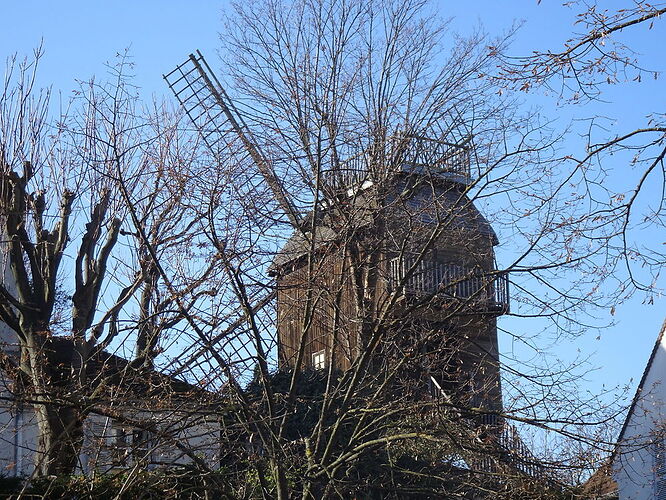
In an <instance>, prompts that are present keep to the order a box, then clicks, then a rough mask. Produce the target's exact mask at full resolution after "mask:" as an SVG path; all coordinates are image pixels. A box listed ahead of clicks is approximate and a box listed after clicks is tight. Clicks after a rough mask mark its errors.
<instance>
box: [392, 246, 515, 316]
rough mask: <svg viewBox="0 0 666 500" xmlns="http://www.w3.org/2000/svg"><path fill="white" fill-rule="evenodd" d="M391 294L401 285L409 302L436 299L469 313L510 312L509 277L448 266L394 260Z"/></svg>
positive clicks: (505, 274)
mask: <svg viewBox="0 0 666 500" xmlns="http://www.w3.org/2000/svg"><path fill="white" fill-rule="evenodd" d="M388 278H389V279H388V282H389V290H390V291H393V290H396V289H397V288H398V287H399V286H400V285H401V284H402V286H403V288H402V293H403V295H404V296H405V297H406V298H422V297H425V296H428V295H432V296H433V298H434V299H436V300H437V301H438V302H439V303H442V305H444V304H446V303H454V304H457V305H460V306H461V311H464V312H467V313H487V314H497V315H501V314H506V313H508V312H509V275H508V273H506V272H496V271H495V272H492V273H488V272H483V271H481V270H480V269H471V268H466V267H463V266H459V265H456V264H452V263H446V262H432V261H428V260H426V259H422V260H420V261H419V262H417V261H416V259H414V258H411V257H407V258H394V259H392V260H391V261H390V262H389V276H388Z"/></svg>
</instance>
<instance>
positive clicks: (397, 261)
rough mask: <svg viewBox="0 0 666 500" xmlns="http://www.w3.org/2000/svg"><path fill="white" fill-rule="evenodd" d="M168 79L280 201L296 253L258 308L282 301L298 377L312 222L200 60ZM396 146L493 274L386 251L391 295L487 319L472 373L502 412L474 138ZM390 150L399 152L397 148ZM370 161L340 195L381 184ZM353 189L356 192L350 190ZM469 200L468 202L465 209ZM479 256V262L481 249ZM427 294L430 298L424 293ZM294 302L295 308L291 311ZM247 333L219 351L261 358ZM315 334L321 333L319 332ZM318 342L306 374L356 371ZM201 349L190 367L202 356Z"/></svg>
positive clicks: (341, 174) (514, 449) (283, 336)
mask: <svg viewBox="0 0 666 500" xmlns="http://www.w3.org/2000/svg"><path fill="white" fill-rule="evenodd" d="M164 79H165V80H166V82H167V84H168V85H169V88H170V89H171V90H172V92H173V93H174V95H175V97H176V99H177V100H178V102H179V103H180V105H181V106H182V108H183V110H184V111H185V113H186V114H187V115H188V117H189V119H190V120H191V122H192V123H193V125H194V127H195V129H196V131H197V132H198V134H199V135H200V137H201V139H202V140H203V141H204V143H205V144H206V145H207V147H208V148H209V149H210V151H211V152H212V153H213V155H215V157H220V155H221V153H222V152H223V151H224V150H225V149H227V148H230V147H232V145H237V144H238V143H240V145H241V147H242V149H243V150H244V152H245V154H246V155H247V157H249V158H250V160H251V162H252V164H253V165H254V166H255V167H256V169H257V171H258V172H259V174H260V175H261V177H262V179H263V181H264V183H265V185H266V186H267V187H268V189H269V191H270V194H271V195H272V197H273V199H274V201H275V202H276V203H277V204H278V206H279V208H280V209H281V210H282V211H283V212H284V214H285V215H286V217H287V218H288V220H289V223H290V224H291V226H292V227H293V229H294V234H292V236H291V238H290V240H289V242H287V244H286V245H285V248H287V247H289V249H290V252H285V249H283V251H282V252H281V253H278V255H277V256H276V258H275V260H274V262H273V265H272V266H271V270H269V272H271V273H272V274H273V275H274V276H275V277H276V280H277V282H278V286H277V291H273V292H272V293H270V294H269V295H267V296H265V297H264V298H262V299H261V300H260V301H259V302H258V306H257V307H258V308H262V307H264V306H265V305H267V304H268V303H271V302H272V301H273V299H275V298H276V297H277V302H278V310H279V313H278V316H280V317H282V318H283V321H282V323H284V324H278V337H279V338H278V342H279V344H280V350H281V353H280V356H281V357H282V358H281V359H280V363H281V366H282V367H283V368H290V367H291V368H293V367H294V365H295V364H300V363H299V361H294V359H296V358H295V356H292V357H291V358H289V354H290V352H292V354H293V353H294V352H295V351H297V350H298V349H296V348H295V347H294V345H295V344H297V343H298V341H297V340H296V337H298V335H296V334H295V333H294V332H291V331H290V330H289V328H290V326H288V325H292V324H296V325H298V324H302V318H301V317H300V316H299V315H301V314H302V307H301V304H300V303H298V299H297V298H296V299H294V298H293V297H290V296H289V294H290V293H294V294H296V295H298V288H299V286H298V285H297V284H296V285H295V284H293V283H292V284H289V283H288V281H289V279H290V277H291V276H295V275H297V274H298V272H299V269H298V268H299V266H302V262H301V263H300V264H299V263H298V262H299V259H300V256H299V255H300V254H298V248H299V245H300V246H303V245H304V243H305V242H308V241H309V238H308V236H307V230H306V227H305V225H304V223H303V220H304V219H305V218H304V217H302V216H301V214H299V212H298V210H297V208H296V207H295V206H294V204H293V203H292V202H291V200H290V198H289V196H288V194H287V192H286V190H285V187H284V184H283V181H282V179H280V177H278V175H277V174H276V172H275V170H274V169H273V168H272V166H271V162H270V160H269V159H268V158H267V157H266V155H264V154H263V152H262V151H261V149H260V147H259V146H258V144H257V141H256V140H255V139H254V138H253V135H252V133H251V131H250V129H249V128H248V126H247V125H246V123H245V121H244V120H243V116H242V114H241V112H240V111H239V110H238V109H237V107H236V106H235V105H234V103H233V101H232V100H231V99H230V97H229V96H228V94H227V93H226V91H225V90H224V88H223V87H222V85H221V84H220V82H219V80H218V79H217V78H216V77H215V74H214V73H213V71H212V70H211V69H210V67H209V65H208V63H207V62H206V60H205V59H204V57H203V55H202V54H201V53H200V52H199V51H197V52H196V54H190V56H189V57H188V59H187V60H186V61H185V62H183V63H182V64H180V65H178V66H177V67H176V68H175V69H174V70H173V71H171V72H170V73H168V74H166V75H164ZM393 139H394V140H395V141H394V142H396V144H397V146H396V147H395V148H393V149H396V150H399V151H403V153H402V156H401V158H402V160H401V161H400V162H399V165H398V171H397V172H393V173H392V174H391V175H395V176H396V177H397V178H398V179H402V180H404V179H405V178H409V179H413V178H414V177H415V176H416V177H419V176H420V177H426V176H431V175H432V174H433V172H435V171H436V172H435V175H434V177H435V181H436V186H437V190H438V191H439V194H440V195H441V199H445V198H446V199H449V198H450V200H449V203H450V204H451V212H452V213H457V214H458V215H455V216H454V218H458V217H460V218H461V219H462V218H464V219H466V221H465V223H462V221H460V222H461V223H460V224H459V225H460V226H467V227H468V228H470V227H471V228H473V229H472V232H474V233H476V236H477V239H479V238H480V239H483V241H484V243H482V246H483V249H482V250H481V252H480V253H481V254H482V255H483V256H484V259H485V260H487V262H486V263H485V264H484V267H485V268H484V269H482V271H483V272H482V274H481V275H479V274H478V272H477V271H478V269H477V270H476V271H473V270H472V269H471V268H470V269H468V268H466V267H464V266H461V265H459V264H460V263H458V264H456V263H453V262H452V261H451V259H458V260H459V259H460V258H459V257H450V256H448V255H446V254H447V251H446V250H444V251H440V254H441V255H443V256H444V257H445V261H443V262H437V261H433V262H421V263H419V264H418V265H419V266H421V267H423V269H422V270H421V271H422V272H421V271H419V270H418V269H417V270H416V272H415V271H414V269H415V268H416V267H418V266H417V265H416V264H411V263H410V262H409V261H408V260H409V257H408V258H403V257H400V258H391V257H390V252H389V251H387V250H386V249H384V250H382V251H383V252H384V253H386V256H387V258H386V260H385V265H386V267H387V269H385V274H386V277H387V280H386V283H384V286H385V287H387V289H388V291H389V292H390V291H391V287H392V286H394V285H392V284H393V283H395V284H398V283H399V284H400V285H399V287H400V288H401V289H402V292H401V293H403V294H404V295H405V298H406V299H410V298H414V297H416V296H418V294H419V293H428V292H429V291H430V289H429V288H428V287H430V288H433V289H435V288H438V289H439V290H440V292H441V293H438V297H439V300H440V301H441V303H442V304H448V306H447V307H450V305H451V304H452V303H453V304H464V306H463V309H464V310H465V312H464V316H465V318H466V319H465V322H467V321H468V318H470V317H478V318H480V320H479V321H481V322H482V323H484V324H485V327H484V328H485V330H487V331H486V332H485V334H484V335H485V337H484V338H483V339H481V340H482V341H483V342H486V343H487V344H488V345H487V346H485V347H484V348H483V350H482V352H483V353H484V354H483V356H481V355H477V358H480V357H484V360H482V361H479V360H478V359H474V360H473V361H471V364H472V365H475V366H477V367H478V366H479V365H485V368H486V369H487V370H488V371H489V372H491V373H490V374H489V375H486V377H487V378H489V379H490V380H492V381H494V382H493V383H496V385H497V387H496V388H493V389H492V390H491V392H492V394H490V395H488V396H486V400H485V401H480V402H478V401H477V402H476V403H475V405H477V406H478V405H482V406H488V407H490V408H491V410H493V411H497V410H500V409H501V389H500V388H499V371H498V370H499V368H498V366H499V361H498V356H497V354H492V355H490V356H488V355H487V354H488V353H489V352H491V353H492V352H496V351H497V347H496V343H497V333H496V326H495V318H496V317H497V316H499V315H503V314H506V313H507V312H508V310H509V294H508V276H507V275H506V274H505V273H501V272H498V271H497V270H496V269H495V268H494V256H493V250H492V247H493V246H494V245H496V244H497V243H498V242H497V241H496V236H495V234H494V232H493V230H492V228H491V227H490V225H489V224H488V222H487V221H485V219H484V218H483V216H482V215H481V214H480V212H478V211H477V210H476V208H475V207H474V204H473V203H472V202H471V201H470V200H467V199H466V198H465V195H464V194H461V193H464V192H465V186H467V185H468V184H469V182H470V180H471V176H470V156H469V145H468V144H467V142H468V141H469V140H470V137H469V136H468V137H467V138H466V139H465V141H463V142H462V143H455V144H453V143H449V142H445V141H442V140H438V139H429V138H426V137H418V136H415V135H406V136H400V137H396V138H393ZM390 149H391V147H389V150H390ZM393 153H394V152H393ZM365 156H366V155H365V153H364V152H363V153H361V154H360V155H358V154H357V155H356V156H353V155H352V156H350V157H349V158H348V159H346V160H344V161H343V163H342V166H341V167H340V168H339V171H337V172H335V174H336V175H337V176H338V177H337V178H336V182H340V183H341V185H340V186H339V187H340V188H341V192H343V193H349V192H352V191H353V192H354V196H356V193H357V192H358V191H360V190H362V189H364V186H366V184H367V183H370V184H372V181H373V180H376V179H373V178H372V175H371V173H372V172H371V168H370V166H369V165H368V164H367V162H364V161H361V160H365V159H366V158H365ZM359 158H360V159H359ZM359 162H360V163H359ZM350 186H355V187H354V188H353V189H351V190H350V189H349V187H350ZM344 196H345V195H343V197H344ZM350 196H351V195H350ZM361 199H362V196H361ZM461 200H463V201H464V202H463V203H462V204H461ZM426 203H427V201H426ZM461 207H462V208H461ZM305 247H307V248H306V249H305V250H304V251H307V249H310V248H311V246H310V245H309V244H308V245H305ZM476 250H477V253H478V249H476ZM440 258H441V257H440ZM426 275H427V276H426ZM419 280H420V281H419ZM426 288H428V289H427V290H426ZM292 299H293V300H292ZM290 302H291V303H292V304H291V307H290ZM317 314H319V312H317V313H315V315H317ZM323 314H326V313H323ZM284 318H287V319H288V320H289V319H290V321H285V320H284ZM426 321H432V322H436V321H437V318H436V317H435V318H434V319H433V318H430V319H427V320H426ZM315 322H316V321H315ZM242 323H243V321H242V320H237V321H236V322H234V323H232V324H231V326H230V327H229V328H227V330H225V332H223V333H222V334H220V335H218V336H217V337H216V338H215V339H213V344H217V343H218V342H220V343H221V344H223V345H226V346H227V347H229V346H231V348H232V349H235V355H236V356H238V357H239V358H245V359H247V358H248V355H249V356H250V357H251V356H252V355H253V354H252V339H247V340H241V339H240V336H237V337H235V336H234V335H233V332H234V331H235V330H239V329H240V328H241V325H242ZM353 323H357V319H356V318H355V317H354V318H352V319H351V320H350V324H353ZM321 324H326V321H325V318H322V321H321ZM469 328H470V327H462V328H461V329H462V330H463V331H465V330H466V329H467V330H469ZM473 329H474V330H479V327H478V325H475V326H474V327H473ZM313 330H315V329H314V328H313ZM482 330H483V328H482ZM317 335H319V337H320V339H325V338H326V336H327V333H326V332H321V333H320V334H317ZM292 337H293V338H292ZM317 342H319V340H317V339H310V342H309V343H310V344H311V345H309V346H308V347H307V349H306V355H305V356H304V357H303V353H301V354H300V358H299V360H300V362H302V364H303V366H305V367H307V368H314V369H318V368H323V367H326V365H327V363H331V364H335V365H336V367H337V368H341V369H346V368H348V367H349V364H350V363H351V362H353V357H354V356H353V355H351V356H350V357H349V358H347V359H346V360H344V359H342V356H340V353H337V352H336V349H335V348H333V347H330V346H329V347H328V348H326V344H327V341H326V340H324V341H323V343H321V346H319V347H318V348H317V347H316V346H317ZM256 345H257V346H259V349H261V347H260V346H261V342H258V343H256ZM202 349H203V348H202ZM202 349H200V350H199V351H198V353H197V354H195V355H194V356H192V357H191V358H190V359H194V358H196V357H197V356H198V355H200V354H201V352H202ZM317 349H319V350H317ZM480 352H481V351H480ZM257 354H258V353H257ZM334 354H335V355H336V356H337V358H338V359H337V361H333V359H332V358H333V355H334ZM285 356H287V357H285ZM258 357H259V358H261V357H264V360H265V355H259V356H258ZM488 360H489V361H488ZM440 381H441V379H440V380H438V379H437V378H436V377H433V376H429V380H428V384H429V385H430V386H431V387H430V390H432V391H434V393H436V394H437V395H438V397H439V396H445V397H448V396H447V390H448V389H445V388H443V387H442V385H441V384H440ZM487 417H488V418H489V421H488V423H490V424H491V425H492V426H494V428H495V429H496V430H495V432H496V434H497V436H496V438H497V441H498V444H499V446H500V448H502V449H503V450H505V452H506V453H507V457H509V459H510V460H511V461H513V462H515V463H514V467H516V468H517V469H520V470H521V471H522V472H523V473H526V474H528V475H532V476H537V475H540V474H541V471H540V470H539V468H538V467H537V466H535V465H534V464H535V463H536V461H535V460H534V458H533V457H532V455H531V453H530V452H529V450H528V449H527V448H526V447H525V446H524V444H522V442H521V441H520V439H519V437H518V435H517V433H516V431H515V429H514V428H513V427H512V426H510V425H509V424H508V423H506V422H504V421H503V420H499V421H498V420H496V419H495V417H494V414H490V415H488V416H487ZM492 467H493V466H492V465H490V466H485V465H484V464H475V468H480V469H488V470H491V469H492Z"/></svg>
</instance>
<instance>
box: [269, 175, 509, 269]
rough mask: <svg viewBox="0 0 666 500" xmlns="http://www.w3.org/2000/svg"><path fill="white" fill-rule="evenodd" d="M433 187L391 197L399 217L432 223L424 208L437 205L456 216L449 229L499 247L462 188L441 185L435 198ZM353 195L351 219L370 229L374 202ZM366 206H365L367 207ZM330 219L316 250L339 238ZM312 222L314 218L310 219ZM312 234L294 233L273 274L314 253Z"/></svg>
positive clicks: (276, 260)
mask: <svg viewBox="0 0 666 500" xmlns="http://www.w3.org/2000/svg"><path fill="white" fill-rule="evenodd" d="M432 187H433V186H430V185H427V184H424V185H423V188H424V189H421V190H420V191H417V192H416V193H412V196H411V197H410V198H409V199H406V200H403V199H402V198H400V196H399V195H397V196H396V195H393V196H389V197H388V200H389V202H391V201H396V203H394V204H392V205H391V207H392V208H393V209H395V211H396V214H397V215H398V216H399V217H404V216H405V215H409V216H411V217H418V218H420V219H421V220H422V222H424V223H428V222H429V220H428V219H434V217H433V216H432V215H430V216H429V215H428V213H427V210H423V207H429V206H436V207H437V211H438V213H440V214H442V213H445V212H446V213H450V214H452V215H451V217H450V219H449V220H448V221H445V224H446V225H447V229H450V230H463V231H469V232H474V233H477V234H481V235H485V236H488V237H489V238H490V239H491V241H492V244H493V245H497V244H498V243H499V240H498V238H497V235H496V234H495V231H494V230H493V228H492V226H491V225H490V223H489V222H488V221H487V220H486V218H485V217H484V216H483V215H482V214H481V212H479V210H478V209H477V208H476V207H475V206H474V203H473V202H472V201H471V200H470V199H469V198H468V197H467V196H466V195H465V194H464V193H462V192H461V191H459V190H458V189H451V188H443V187H442V186H441V185H440V186H437V190H436V191H435V192H436V195H434V196H433V189H432ZM403 188H404V186H403V185H402V184H398V189H403ZM348 194H349V195H350V196H355V203H353V204H350V206H351V208H352V210H353V211H352V210H350V214H349V218H350V219H351V220H352V221H353V224H355V227H356V228H361V227H364V226H367V225H369V224H370V223H371V221H372V217H371V210H369V209H368V206H369V205H370V202H369V201H368V199H367V197H365V196H362V195H360V196H359V195H358V193H355V192H353V193H352V192H351V191H350V193H348ZM363 204H365V206H363ZM327 219H330V217H329V216H327V214H326V213H324V214H322V215H321V222H320V223H319V224H317V225H316V228H315V234H314V241H315V248H316V249H319V248H322V247H324V246H326V245H328V244H330V243H335V242H336V241H337V239H338V236H337V233H336V231H335V230H334V229H333V228H331V227H330V226H328V225H327ZM310 220H311V216H310ZM312 240H313V238H312V233H311V232H305V233H303V232H302V231H299V230H296V231H294V232H293V233H292V235H291V236H290V238H289V239H288V240H287V242H286V243H285V245H284V247H283V248H282V249H281V250H280V251H279V252H278V253H277V255H276V256H275V258H274V259H273V263H272V264H271V266H270V269H269V272H270V273H275V272H276V271H277V269H279V268H280V267H282V266H284V265H285V264H288V263H290V262H293V261H295V260H296V259H298V258H300V257H302V256H304V255H307V254H308V253H309V252H310V249H311V245H312Z"/></svg>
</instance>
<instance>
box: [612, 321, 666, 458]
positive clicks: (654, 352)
mask: <svg viewBox="0 0 666 500" xmlns="http://www.w3.org/2000/svg"><path fill="white" fill-rule="evenodd" d="M664 332H666V320H664V323H663V324H662V325H661V330H660V331H659V335H657V340H656V342H655V343H654V347H653V348H652V352H651V353H650V358H649V359H648V362H647V365H646V366H645V370H643V376H642V377H641V381H640V382H639V383H638V388H637V389H636V394H634V399H633V400H632V401H631V406H629V411H628V412H627V418H626V419H625V420H624V424H623V425H622V430H621V431H620V435H619V437H618V438H617V443H618V444H619V443H620V442H622V440H623V439H624V434H625V432H626V430H627V427H628V426H629V420H631V416H632V415H633V413H634V410H635V409H636V406H637V405H638V402H639V400H640V398H641V394H642V393H643V390H644V388H645V382H646V380H647V377H648V374H649V373H650V370H651V369H652V363H653V362H654V359H655V357H656V356H657V352H658V351H659V346H660V345H661V341H662V339H663V337H664ZM617 451H618V446H617V445H616V447H615V450H613V456H612V457H611V459H614V458H615V455H616V454H617Z"/></svg>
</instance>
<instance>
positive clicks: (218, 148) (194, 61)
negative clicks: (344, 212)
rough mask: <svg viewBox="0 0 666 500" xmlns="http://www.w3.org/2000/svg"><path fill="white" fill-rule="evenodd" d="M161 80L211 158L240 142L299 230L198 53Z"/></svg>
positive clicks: (278, 182)
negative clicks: (235, 142) (164, 82)
mask: <svg viewBox="0 0 666 500" xmlns="http://www.w3.org/2000/svg"><path fill="white" fill-rule="evenodd" d="M164 79H165V80H166V82H167V84H168V85H169V88H170V89H171V90H172V92H173V93H174V95H175V96H176V99H177V100H178V102H179V103H180V105H181V106H182V107H183V109H184V110H185V113H187V115H188V117H189V118H190V120H191V121H192V123H193V124H194V127H195V128H196V130H197V131H198V133H199V134H200V136H201V138H202V139H203V141H204V142H205V143H206V145H207V146H208V147H209V148H210V150H211V151H212V152H213V154H214V155H216V156H218V155H219V154H220V153H221V152H222V151H224V150H225V149H226V148H227V147H228V145H229V144H231V143H232V142H234V141H236V140H240V141H241V143H242V145H243V147H244V148H245V150H246V151H247V153H248V154H249V155H250V157H251V158H252V161H253V162H254V164H255V165H256V166H257V169H258V170H259V173H260V174H261V176H262V177H263V179H264V181H265V182H266V184H267V185H268V187H269V188H270V190H271V192H272V194H273V196H274V197H275V200H276V201H277V203H278V204H279V205H280V207H281V208H282V210H284V212H285V213H286V214H287V217H289V221H290V222H291V224H292V225H293V226H294V227H299V225H300V216H299V214H298V212H297V211H296V209H295V208H294V206H293V204H292V203H291V202H290V201H289V198H288V197H287V195H286V193H285V190H284V187H283V185H282V181H281V180H280V179H279V178H278V176H277V175H276V174H275V172H274V171H273V169H272V168H271V166H270V165H269V162H268V161H267V160H266V157H265V156H264V155H263V154H262V153H261V151H260V150H259V148H258V147H257V145H256V144H255V142H254V141H253V140H252V136H251V134H250V131H249V129H248V127H247V125H246V124H245V123H244V121H243V119H242V117H241V115H240V113H239V112H238V110H237V109H236V107H235V106H234V105H233V103H232V101H231V99H229V96H228V95H227V93H226V92H225V90H224V88H222V86H221V85H220V82H219V81H218V80H217V78H216V77H215V74H214V73H213V72H212V71H211V69H210V66H208V63H207V62H206V60H205V59H204V57H203V55H202V54H201V52H199V51H197V53H196V55H195V54H190V57H189V58H188V59H187V60H186V61H185V62H184V63H182V64H180V65H178V66H177V67H176V68H175V69H174V70H173V71H171V72H170V73H168V74H166V75H164Z"/></svg>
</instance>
